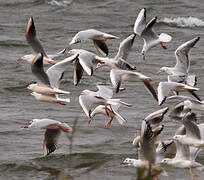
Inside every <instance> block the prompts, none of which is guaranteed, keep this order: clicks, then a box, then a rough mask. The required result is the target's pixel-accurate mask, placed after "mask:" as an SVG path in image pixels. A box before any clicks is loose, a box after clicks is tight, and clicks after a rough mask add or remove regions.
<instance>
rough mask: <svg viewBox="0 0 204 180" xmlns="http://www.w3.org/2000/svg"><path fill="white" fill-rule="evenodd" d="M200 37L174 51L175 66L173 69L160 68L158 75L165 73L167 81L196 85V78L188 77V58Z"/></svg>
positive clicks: (193, 76)
mask: <svg viewBox="0 0 204 180" xmlns="http://www.w3.org/2000/svg"><path fill="white" fill-rule="evenodd" d="M199 39H200V37H196V38H193V39H192V40H190V41H187V42H185V43H183V44H181V45H180V46H179V47H178V48H177V49H176V51H175V56H176V65H175V66H174V67H162V68H160V70H159V71H158V73H161V72H166V73H167V74H168V75H169V76H168V79H169V80H170V81H171V80H173V81H175V80H176V82H181V83H184V84H188V85H191V86H194V85H195V84H196V76H195V75H189V70H190V58H189V52H190V50H191V49H192V48H193V47H194V46H195V44H196V43H197V42H198V41H199Z"/></svg>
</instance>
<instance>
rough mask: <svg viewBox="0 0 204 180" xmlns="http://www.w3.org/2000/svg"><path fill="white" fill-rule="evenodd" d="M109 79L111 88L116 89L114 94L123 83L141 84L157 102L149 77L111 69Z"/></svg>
mask: <svg viewBox="0 0 204 180" xmlns="http://www.w3.org/2000/svg"><path fill="white" fill-rule="evenodd" d="M110 79H111V83H112V85H113V87H114V88H115V89H116V93H118V92H119V88H120V86H121V84H122V82H123V81H128V82H143V83H144V85H145V87H146V88H147V89H148V91H149V92H150V93H151V95H152V96H153V97H154V98H155V99H156V100H157V94H156V92H155V90H154V88H153V87H152V85H151V84H150V82H151V81H152V79H151V78H150V77H147V76H145V75H144V74H142V73H139V72H132V71H127V70H122V69H111V71H110Z"/></svg>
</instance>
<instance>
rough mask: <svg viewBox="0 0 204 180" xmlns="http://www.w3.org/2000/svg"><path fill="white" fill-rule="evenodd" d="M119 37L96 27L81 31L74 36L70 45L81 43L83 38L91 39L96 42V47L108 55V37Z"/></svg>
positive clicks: (104, 54)
mask: <svg viewBox="0 0 204 180" xmlns="http://www.w3.org/2000/svg"><path fill="white" fill-rule="evenodd" d="M116 38H118V37H116V36H113V35H111V34H108V33H104V32H101V31H98V30H95V29H87V30H84V31H79V32H78V33H77V34H75V36H74V37H73V38H72V40H71V42H70V43H69V45H72V44H76V43H79V42H81V41H83V40H88V39H91V40H92V41H93V43H94V46H95V48H96V49H97V50H98V51H99V52H100V53H101V54H102V55H103V56H107V55H108V47H107V45H106V43H105V41H106V40H108V39H116Z"/></svg>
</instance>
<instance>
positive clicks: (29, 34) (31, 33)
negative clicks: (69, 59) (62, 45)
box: [19, 17, 65, 64]
mask: <svg viewBox="0 0 204 180" xmlns="http://www.w3.org/2000/svg"><path fill="white" fill-rule="evenodd" d="M25 38H26V40H27V42H28V44H29V45H30V46H31V48H32V49H33V54H29V55H24V56H23V57H21V58H20V59H19V60H27V61H28V62H29V63H31V62H32V60H33V58H34V57H35V56H36V54H38V53H42V54H43V61H44V63H46V64H55V63H56V61H54V60H52V59H50V57H51V58H54V57H58V56H60V55H62V54H63V53H64V51H65V49H64V50H62V51H60V52H59V53H58V54H56V55H51V56H50V57H48V55H47V54H46V53H45V51H44V49H43V47H42V45H41V43H40V41H39V39H38V38H37V35H36V29H35V24H34V20H33V18H32V17H30V18H29V20H28V23H27V24H26V27H25Z"/></svg>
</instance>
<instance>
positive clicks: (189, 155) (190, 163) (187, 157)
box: [160, 112, 204, 177]
mask: <svg viewBox="0 0 204 180" xmlns="http://www.w3.org/2000/svg"><path fill="white" fill-rule="evenodd" d="M195 120H196V119H195V114H194V113H190V112H189V113H187V114H186V116H184V118H183V121H186V122H188V123H189V124H188V125H187V126H186V125H185V123H186V122H184V126H181V127H180V128H179V129H178V130H177V131H176V133H175V136H174V137H173V138H172V139H173V140H174V142H175V144H176V155H175V157H174V158H173V159H170V158H164V159H163V160H161V162H160V164H161V165H163V166H167V167H176V168H189V172H190V175H191V176H192V177H195V174H193V172H192V168H196V169H198V170H201V171H203V170H204V166H203V165H202V164H200V163H198V162H196V161H195V159H196V157H197V155H198V153H199V149H197V148H192V147H190V146H189V145H188V144H184V143H183V142H181V141H180V140H179V139H177V138H176V137H180V136H186V135H187V134H189V131H188V128H189V127H190V126H191V125H193V127H192V129H194V127H195V126H194V125H195V124H194V122H195ZM186 127H187V128H186Z"/></svg>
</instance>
